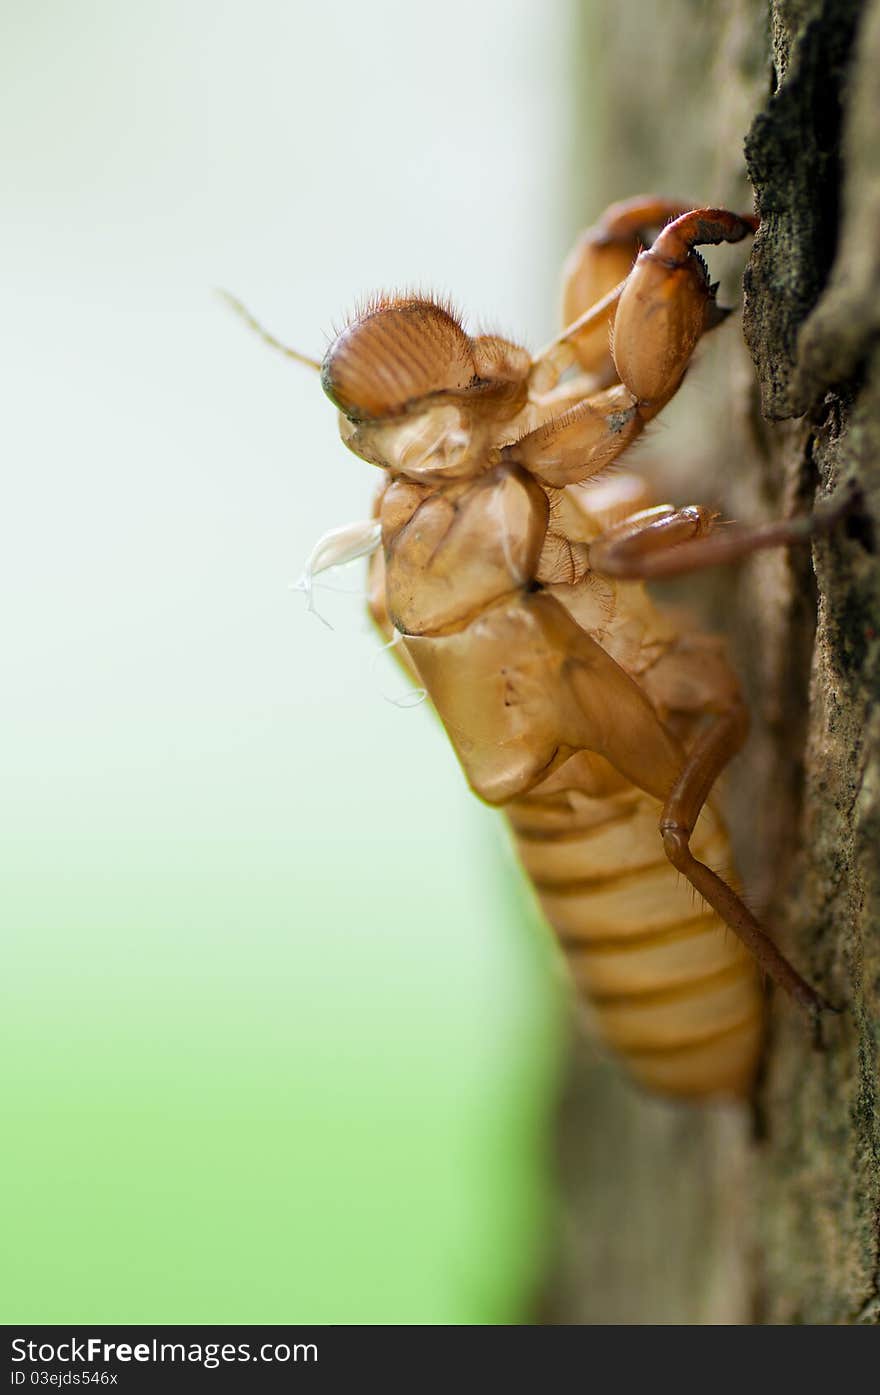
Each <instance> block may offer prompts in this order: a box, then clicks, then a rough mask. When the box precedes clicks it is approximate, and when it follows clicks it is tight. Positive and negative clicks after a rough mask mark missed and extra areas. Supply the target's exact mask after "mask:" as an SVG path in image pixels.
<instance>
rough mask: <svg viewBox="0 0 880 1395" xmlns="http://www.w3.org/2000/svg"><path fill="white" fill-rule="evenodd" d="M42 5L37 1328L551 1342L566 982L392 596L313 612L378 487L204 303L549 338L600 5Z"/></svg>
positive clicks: (11, 268) (24, 1073) (18, 494)
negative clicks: (424, 321)
mask: <svg viewBox="0 0 880 1395" xmlns="http://www.w3.org/2000/svg"><path fill="white" fill-rule="evenodd" d="M2 16H3V43H2V57H0V68H2V83H0V116H2V120H0V142H2V151H3V162H4V170H5V178H4V187H5V189H6V194H5V196H4V202H5V203H6V207H5V209H4V216H3V221H4V228H5V231H4V243H5V249H4V256H3V259H2V266H0V277H2V283H3V299H4V309H3V321H4V330H5V334H4V341H5V347H4V350H3V353H4V362H3V365H2V379H3V383H4V389H5V391H4V398H5V400H6V405H5V406H4V410H3V414H2V417H0V431H2V436H3V459H4V472H5V475H6V483H5V486H4V542H3V546H2V549H0V565H2V568H3V571H4V581H3V599H4V602H5V611H6V614H5V622H4V634H5V639H4V660H5V665H4V666H5V668H6V678H5V679H4V682H3V686H2V706H3V713H2V722H3V727H2V729H3V734H4V738H5V740H4V746H5V752H6V754H5V761H4V764H5V771H4V776H3V795H4V797H3V808H2V820H3V829H2V834H3V848H4V855H3V869H2V920H3V943H4V948H3V955H4V967H5V979H4V985H5V986H4V989H3V995H4V1004H3V1036H4V1044H3V1054H2V1093H3V1120H4V1129H5V1143H4V1147H3V1153H2V1174H3V1212H4V1214H3V1217H2V1226H0V1230H2V1235H3V1251H4V1260H3V1266H2V1279H0V1283H2V1301H0V1321H4V1322H12V1321H22V1320H26V1321H34V1322H36V1321H57V1322H65V1321H69V1322H83V1321H105V1322H123V1321H131V1322H138V1321H143V1322H159V1321H164V1322H187V1321H195V1322H198V1321H205V1322H208V1321H214V1322H232V1321H241V1322H260V1321H265V1322H275V1321H359V1322H376V1321H383V1322H389V1321H427V1322H462V1321H464V1322H469V1321H470V1322H485V1321H493V1322H494V1321H514V1320H516V1319H517V1318H519V1317H522V1316H523V1315H524V1314H527V1313H528V1312H529V1311H530V1308H529V1304H530V1302H531V1300H532V1296H533V1293H534V1291H535V1285H536V1284H537V1283H538V1278H539V1274H540V1264H541V1260H542V1257H543V1256H544V1255H545V1254H546V1252H547V1245H548V1243H549V1240H550V1238H551V1235H552V1211H551V1208H550V1206H549V1201H548V1158H549V1140H548V1124H549V1121H550V1119H551V1117H552V1111H553V1090H554V1084H555V1072H556V1069H557V1061H558V1054H559V1042H560V1034H561V1032H560V1026H559V1003H560V999H561V990H560V989H559V986H558V983H557V980H556V961H555V958H554V955H553V952H552V949H551V946H550V944H549V939H548V937H547V936H546V935H545V934H544V932H543V931H542V930H541V929H540V928H539V927H537V926H536V924H535V923H534V921H533V920H532V918H531V916H530V913H529V911H528V906H527V903H526V902H524V901H523V899H522V898H521V896H520V895H519V893H518V891H517V888H516V881H515V876H514V874H513V872H512V869H511V864H510V861H509V858H508V855H507V852H506V850H505V845H504V842H503V838H502V835H501V834H500V832H499V830H498V827H497V824H496V821H495V816H494V815H492V814H490V813H488V812H487V811H484V810H482V809H480V808H479V807H478V806H477V805H476V803H475V802H474V801H473V800H472V799H471V798H470V796H469V795H468V794H467V792H466V790H465V788H464V784H463V780H462V777H461V775H460V772H459V771H458V769H457V766H456V765H455V762H454V759H453V757H452V755H451V752H450V750H449V748H448V745H447V743H446V741H445V739H444V738H443V736H442V733H441V732H440V731H439V729H437V728H436V727H435V726H434V724H433V722H432V719H431V717H430V715H429V713H428V712H427V711H426V710H425V709H424V708H421V709H416V710H403V709H401V708H399V707H396V706H393V705H391V704H390V703H388V702H387V701H385V695H387V694H392V695H394V694H398V693H400V692H401V691H402V690H403V688H404V687H405V684H404V683H403V680H402V679H401V678H399V677H398V676H397V674H396V673H395V672H394V670H393V668H392V666H391V664H390V661H389V660H388V659H387V658H384V657H383V658H381V659H380V660H379V661H378V662H374V661H373V655H374V653H375V650H376V648H377V641H376V639H375V638H374V637H373V636H371V635H370V634H368V633H367V632H366V629H365V626H364V624H363V621H362V618H361V602H360V601H359V599H358V598H357V597H356V596H330V597H327V598H326V603H327V605H328V607H329V608H330V610H332V615H333V618H334V623H335V624H336V629H335V630H334V631H333V632H331V631H329V630H327V629H325V628H323V627H322V626H321V625H320V624H319V623H318V622H317V621H316V620H315V619H314V618H313V617H310V616H308V615H307V614H306V613H305V611H304V607H303V604H302V598H301V597H300V596H298V595H297V594H296V593H294V592H291V591H289V590H288V589H287V588H288V583H289V582H290V581H292V580H293V579H294V578H295V577H296V575H297V573H298V571H299V568H300V565H301V562H302V559H303V557H304V556H305V555H306V553H307V552H308V550H309V548H310V546H311V544H312V542H313V540H314V539H315V538H316V537H317V536H318V535H319V534H320V533H322V532H323V531H324V530H325V529H327V528H328V527H331V526H333V525H334V524H337V523H342V522H346V521H349V520H350V519H352V518H357V517H362V516H364V515H365V513H366V511H367V510H368V509H369V500H370V494H371V491H372V489H373V487H374V480H373V478H372V475H371V472H370V470H369V467H367V466H365V465H363V464H360V463H358V462H357V461H356V460H355V459H354V458H353V457H351V456H349V455H347V453H346V452H345V451H344V449H343V448H342V446H341V445H340V443H339V442H338V440H337V438H336V429H335V423H334V414H333V411H332V410H331V408H330V407H329V405H328V404H327V402H326V401H325V400H324V399H323V398H322V396H321V394H320V392H319V391H318V387H317V384H316V382H315V380H314V379H313V378H312V377H311V376H310V375H309V374H308V373H306V372H304V371H299V370H297V369H296V368H294V367H293V366H292V365H290V364H289V363H286V362H284V361H283V360H281V359H278V358H275V357H273V356H272V354H271V353H270V352H269V351H267V350H264V349H263V348H262V347H261V346H260V345H259V344H258V343H257V341H256V340H254V339H252V338H251V337H249V336H248V334H247V333H246V332H245V331H244V330H243V329H242V328H241V327H240V326H239V324H238V323H237V322H235V321H234V320H233V319H232V318H231V317H229V316H228V315H227V314H226V313H225V312H224V311H223V309H222V308H221V307H220V306H219V304H218V303H217V302H216V301H214V300H213V299H212V296H211V288H212V287H213V286H215V285H219V284H222V285H227V286H229V287H231V288H232V289H234V290H235V291H236V292H238V293H239V294H240V295H242V296H243V297H244V298H245V299H247V300H249V301H250V302H252V303H253V305H254V308H255V309H256V310H257V311H258V312H259V313H260V314H261V315H263V316H264V317H265V318H266V319H267V320H269V321H270V322H271V323H272V325H273V327H274V328H275V329H276V330H277V331H278V332H279V333H281V334H282V335H284V336H286V337H287V338H289V339H291V340H295V341H296V342H297V343H298V344H299V346H300V347H301V348H303V349H304V350H306V351H309V352H313V353H315V352H316V353H320V352H321V351H322V350H323V346H324V343H325V339H324V331H327V330H329V328H330V324H331V321H332V320H333V319H334V317H335V318H336V319H337V321H338V320H339V318H341V316H342V315H343V314H344V312H345V309H346V307H348V306H350V305H351V303H352V301H353V300H354V298H355V297H356V296H357V295H358V294H360V293H362V292H365V291H367V290H369V289H371V288H375V287H376V286H383V285H384V286H388V285H396V284H413V283H415V284H423V285H430V286H433V287H436V288H437V289H439V290H441V291H451V292H453V294H454V295H455V297H456V298H457V299H458V301H459V302H460V303H461V304H462V305H463V306H464V307H465V308H467V309H468V310H470V311H471V312H472V315H473V317H474V319H480V318H482V320H484V321H488V322H489V323H490V324H493V325H496V326H497V327H498V328H500V329H502V330H506V331H509V332H517V333H521V334H523V335H525V337H526V338H527V340H528V342H529V343H530V344H531V345H532V346H535V345H537V343H538V342H540V340H541V339H543V338H546V337H549V335H550V334H551V333H552V331H553V328H554V306H555V285H556V276H557V270H558V265H559V261H560V258H561V255H562V253H563V251H564V248H565V244H566V241H567V239H568V237H569V235H570V232H571V229H570V227H567V226H566V220H565V217H564V212H563V210H564V208H565V204H566V190H565V188H564V185H563V172H564V169H565V168H566V159H567V144H566V142H567V133H566V119H567V111H568V102H569V91H570V86H571V82H570V73H569V67H568V63H569V58H568V53H569V49H570V30H569V23H568V20H569V17H568V7H567V6H566V5H563V4H559V5H555V4H551V5H549V6H546V7H544V6H535V5H531V4H529V3H528V0H515V2H514V3H510V2H509V0H506V2H505V0H492V3H484V4H482V5H477V6H475V5H472V4H469V3H463V0H454V3H446V4H444V6H443V7H441V8H439V9H438V7H435V6H425V7H418V6H412V5H409V4H402V3H400V4H392V3H390V2H389V0H382V2H381V3H377V2H376V0H374V2H373V3H371V4H369V5H355V4H354V3H337V4H334V5H333V6H332V7H325V8H324V9H323V10H322V9H321V8H320V7H318V6H315V5H314V4H305V3H302V4H289V3H282V2H281V0H275V3H271V2H269V0H261V2H258V3H253V0H251V3H248V4H244V3H242V2H241V0H237V2H236V3H230V4H224V3H219V0H218V3H210V0H187V2H186V3H182V4H181V3H171V0H166V2H165V3H155V0H154V3H151V4H140V3H135V0H128V3H123V4H119V3H113V0H92V3H88V2H87V0H83V2H82V3H75V4H69V3H62V0H43V3H29V4H24V3H9V0H7V3H6V4H5V5H4V6H3V9H2ZM348 584H349V585H357V584H359V574H358V575H356V576H355V577H354V578H353V579H352V580H350V581H349V582H348Z"/></svg>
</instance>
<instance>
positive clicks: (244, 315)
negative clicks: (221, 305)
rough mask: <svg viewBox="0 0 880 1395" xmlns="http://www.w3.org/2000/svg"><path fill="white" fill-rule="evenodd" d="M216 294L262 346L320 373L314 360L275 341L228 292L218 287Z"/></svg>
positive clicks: (235, 297) (316, 361)
mask: <svg viewBox="0 0 880 1395" xmlns="http://www.w3.org/2000/svg"><path fill="white" fill-rule="evenodd" d="M217 294H218V295H219V296H220V298H221V300H225V301H226V304H227V305H228V306H229V308H230V309H231V310H234V311H235V313H236V315H238V316H240V317H241V319H243V320H244V322H245V324H246V325H247V326H248V327H249V328H250V329H252V330H253V331H254V333H255V334H258V335H259V336H260V338H261V339H262V341H263V343H264V344H268V345H269V347H270V349H276V350H277V351H278V353H279V354H284V356H285V358H292V359H294V361H295V362H296V363H302V364H304V365H305V366H306V368H314V370H315V372H316V373H320V371H321V365H320V363H319V362H318V360H317V359H316V358H309V356H308V354H301V353H300V352H299V350H298V349H291V348H289V347H288V346H287V344H282V342H281V340H280V339H276V338H275V335H274V334H270V333H269V331H268V330H267V329H264V328H263V326H262V325H261V324H260V322H259V320H258V319H256V317H255V316H254V315H252V314H251V312H250V310H248V308H247V306H246V305H243V304H242V302H241V301H240V300H239V299H238V297H237V296H234V295H232V294H231V293H230V292H229V291H224V290H223V288H222V287H218V289H217Z"/></svg>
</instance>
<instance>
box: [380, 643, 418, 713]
mask: <svg viewBox="0 0 880 1395" xmlns="http://www.w3.org/2000/svg"><path fill="white" fill-rule="evenodd" d="M402 639H403V635H402V634H401V632H400V630H395V631H394V633H393V637H392V638H391V639H389V641H388V643H387V644H383V645H381V647H380V648H379V649H377V650H376V652H375V654H374V655H373V657H372V660H371V661H370V662H371V666H372V664H374V663H375V662H376V660H377V659H378V657H379V655H380V654H384V653H385V652H386V650H388V649H393V648H394V646H395V645H396V644H399V643H400V641H401V640H402ZM427 696H428V689H427V688H410V690H409V692H408V693H404V694H403V696H402V697H399V698H395V697H390V696H389V694H388V693H382V697H383V698H384V699H385V701H386V702H390V703H391V706H392V707H420V706H421V704H422V703H423V702H424V701H425V699H426V698H427Z"/></svg>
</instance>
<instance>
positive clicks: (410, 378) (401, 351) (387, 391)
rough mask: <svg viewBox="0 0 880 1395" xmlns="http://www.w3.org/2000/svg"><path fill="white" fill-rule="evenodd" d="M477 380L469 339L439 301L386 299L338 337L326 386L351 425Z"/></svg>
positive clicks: (324, 370)
mask: <svg viewBox="0 0 880 1395" xmlns="http://www.w3.org/2000/svg"><path fill="white" fill-rule="evenodd" d="M475 377H476V369H475V366H474V356H473V348H472V344H471V340H470V338H469V336H468V335H467V334H466V333H465V331H464V330H463V329H462V327H461V325H460V324H459V322H458V320H457V319H456V318H455V316H454V315H453V314H452V313H451V311H449V310H448V309H446V307H445V306H443V305H438V304H437V302H436V301H433V300H424V299H419V298H410V299H399V300H391V299H388V300H386V299H382V300H378V301H374V302H372V303H371V304H369V305H368V306H366V307H365V309H364V310H362V311H361V312H360V313H359V314H358V316H357V317H356V318H355V319H354V320H353V321H352V323H351V324H349V325H347V326H346V328H345V329H344V330H343V331H342V333H341V334H339V335H337V337H336V339H334V341H333V343H332V344H331V345H330V348H329V349H328V350H327V353H326V354H325V356H324V362H323V364H322V365H321V384H322V386H323V388H324V391H325V392H326V394H327V396H328V397H329V398H330V400H331V402H334V403H335V404H336V406H337V407H338V408H339V410H340V411H341V412H343V413H344V415H345V416H347V417H349V418H350V420H352V421H364V420H369V419H373V418H381V417H388V416H394V415H395V414H396V413H398V412H401V411H403V410H404V408H405V407H406V405H407V403H408V402H412V401H414V400H417V399H419V398H422V397H427V396H429V394H431V393H434V392H455V391H462V390H464V389H465V388H467V387H468V386H469V385H470V384H471V383H472V382H473V380H474V378H475Z"/></svg>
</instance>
